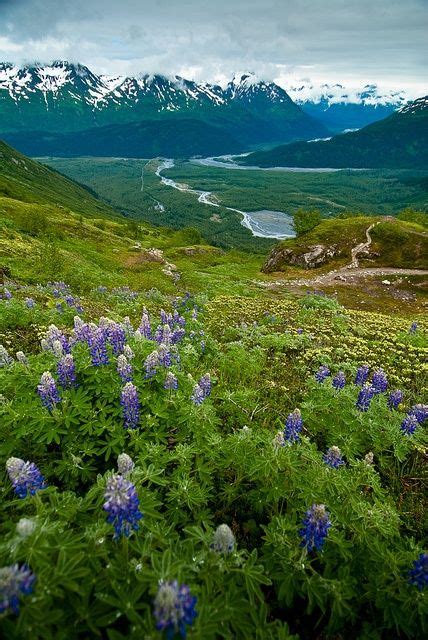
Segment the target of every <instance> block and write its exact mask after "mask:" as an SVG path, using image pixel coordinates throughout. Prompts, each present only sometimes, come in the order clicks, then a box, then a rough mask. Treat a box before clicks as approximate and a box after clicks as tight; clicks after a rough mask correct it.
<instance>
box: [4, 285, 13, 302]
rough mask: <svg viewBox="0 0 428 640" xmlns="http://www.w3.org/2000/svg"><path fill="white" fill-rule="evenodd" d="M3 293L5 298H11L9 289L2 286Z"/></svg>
mask: <svg viewBox="0 0 428 640" xmlns="http://www.w3.org/2000/svg"><path fill="white" fill-rule="evenodd" d="M3 295H4V298H5V300H10V299H11V298H12V294H11V292H10V291H9V289H6V287H4V289H3Z"/></svg>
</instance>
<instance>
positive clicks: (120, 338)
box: [107, 322, 126, 356]
mask: <svg viewBox="0 0 428 640" xmlns="http://www.w3.org/2000/svg"><path fill="white" fill-rule="evenodd" d="M107 335H108V341H109V343H110V344H111V346H112V349H113V353H114V355H115V356H118V355H119V353H122V351H123V347H124V346H125V340H126V335H125V329H124V328H123V327H122V326H121V325H120V324H118V323H117V322H112V323H111V324H110V326H109V328H108V333H107Z"/></svg>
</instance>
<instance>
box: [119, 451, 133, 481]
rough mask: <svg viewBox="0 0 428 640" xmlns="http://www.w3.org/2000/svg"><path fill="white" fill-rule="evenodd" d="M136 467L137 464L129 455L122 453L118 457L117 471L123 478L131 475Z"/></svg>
mask: <svg viewBox="0 0 428 640" xmlns="http://www.w3.org/2000/svg"><path fill="white" fill-rule="evenodd" d="M134 467H135V463H134V461H133V459H132V458H131V456H128V454H127V453H120V454H119V455H118V456H117V470H118V472H119V474H120V475H121V476H127V475H129V474H130V473H131V472H132V471H133V469H134Z"/></svg>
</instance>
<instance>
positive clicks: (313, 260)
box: [262, 244, 340, 273]
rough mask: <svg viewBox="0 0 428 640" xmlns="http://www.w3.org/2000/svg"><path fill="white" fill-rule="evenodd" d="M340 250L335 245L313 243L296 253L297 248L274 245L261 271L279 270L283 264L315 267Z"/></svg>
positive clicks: (328, 259) (308, 267) (337, 253)
mask: <svg viewBox="0 0 428 640" xmlns="http://www.w3.org/2000/svg"><path fill="white" fill-rule="evenodd" d="M339 253H340V250H339V248H338V246H337V245H330V246H326V245H324V244H314V245H310V246H308V247H306V250H305V251H304V252H302V251H301V252H300V253H298V249H297V250H296V249H290V248H288V247H284V246H281V245H278V246H277V247H274V248H273V250H272V252H271V254H270V255H269V257H268V259H267V260H266V262H265V264H264V265H263V269H262V271H264V272H265V273H270V272H272V271H280V270H281V268H282V267H283V266H284V265H291V266H294V267H303V269H315V268H316V267H320V266H321V265H323V264H325V263H326V262H329V261H330V260H331V258H334V257H335V256H337V255H339Z"/></svg>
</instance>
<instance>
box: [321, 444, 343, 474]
mask: <svg viewBox="0 0 428 640" xmlns="http://www.w3.org/2000/svg"><path fill="white" fill-rule="evenodd" d="M323 460H324V462H325V463H326V465H328V466H329V467H332V468H333V469H337V467H340V466H341V465H342V464H345V463H344V461H343V459H342V452H341V451H340V449H339V447H330V449H327V453H325V454H324V455H323Z"/></svg>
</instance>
